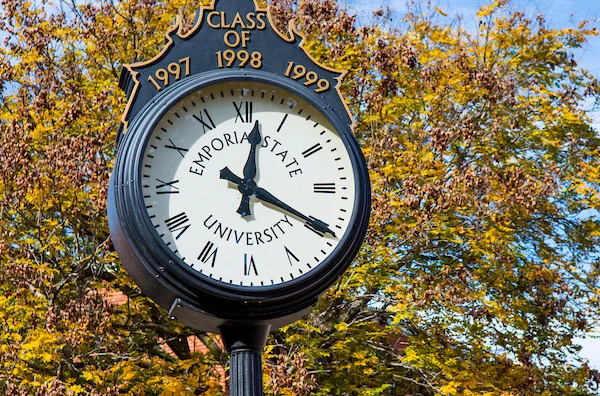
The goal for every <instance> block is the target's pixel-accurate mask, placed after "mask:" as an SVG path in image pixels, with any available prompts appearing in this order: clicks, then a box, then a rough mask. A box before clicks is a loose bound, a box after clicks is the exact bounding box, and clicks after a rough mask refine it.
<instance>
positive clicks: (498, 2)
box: [477, 0, 508, 18]
mask: <svg viewBox="0 0 600 396" xmlns="http://www.w3.org/2000/svg"><path fill="white" fill-rule="evenodd" d="M507 3H508V1H507V0H495V1H494V2H493V3H492V4H488V5H484V6H482V7H481V8H480V9H479V11H477V17H479V18H485V17H487V16H489V15H491V14H492V13H494V12H495V11H496V10H498V8H500V7H503V6H505V5H506V4H507Z"/></svg>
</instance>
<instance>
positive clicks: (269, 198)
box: [254, 187, 335, 237]
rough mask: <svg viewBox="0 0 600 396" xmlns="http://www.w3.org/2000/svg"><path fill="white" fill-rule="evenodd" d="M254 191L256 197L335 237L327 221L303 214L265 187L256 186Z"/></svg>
mask: <svg viewBox="0 0 600 396" xmlns="http://www.w3.org/2000/svg"><path fill="white" fill-rule="evenodd" d="M254 193H255V196H256V198H258V199H260V200H261V201H264V202H267V203H270V204H272V205H275V206H277V207H278V208H281V209H283V210H285V211H286V212H289V213H291V214H293V215H294V216H297V217H299V218H301V219H302V220H304V221H306V224H307V225H309V226H311V227H312V228H314V229H315V230H317V231H319V232H322V233H326V232H327V233H329V234H331V235H332V236H333V237H335V233H334V232H333V231H332V230H331V229H330V228H329V227H328V224H326V223H325V222H323V221H321V220H319V219H316V218H314V217H308V216H305V215H303V214H302V213H300V212H298V211H297V210H296V209H294V208H292V207H291V206H289V205H288V204H286V203H284V202H282V201H281V200H279V199H277V198H276V197H275V196H274V195H273V194H271V193H270V192H268V191H267V190H265V189H264V188H260V187H256V189H255V191H254Z"/></svg>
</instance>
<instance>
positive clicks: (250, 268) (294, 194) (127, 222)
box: [109, 70, 370, 331]
mask: <svg viewBox="0 0 600 396" xmlns="http://www.w3.org/2000/svg"><path fill="white" fill-rule="evenodd" d="M369 211H370V188H369V179H368V173H367V168H366V165H365V161H364V158H363V156H362V153H361V151H360V148H359V146H358V144H357V142H356V140H355V139H354V137H353V135H352V133H351V130H350V128H349V126H348V125H344V122H343V120H342V119H341V118H339V117H338V116H337V115H336V113H335V112H334V111H332V109H331V108H330V107H329V106H328V104H327V102H326V101H325V100H324V99H323V97H322V96H319V95H318V94H317V93H315V92H311V91H307V90H305V89H301V87H298V84H297V83H295V82H293V81H290V80H289V79H285V78H283V77H281V76H277V75H272V74H268V73H264V72H261V71H258V70H257V71H249V70H226V71H219V72H215V73H210V74H200V75H195V76H192V77H189V78H187V79H185V80H183V81H180V82H179V83H177V84H175V85H173V86H171V87H169V88H168V89H166V90H164V91H163V92H161V93H160V94H158V95H157V96H156V97H155V98H153V100H151V101H150V102H149V103H148V104H147V105H146V106H145V107H144V108H143V109H142V110H141V111H140V112H139V114H138V115H137V116H136V117H135V119H134V120H133V121H132V123H131V124H130V125H129V129H128V132H127V134H126V135H125V136H124V138H123V140H122V142H121V144H120V146H119V152H118V154H117V160H116V163H115V169H114V172H113V176H112V180H111V187H110V192H109V224H110V228H111V231H112V235H113V243H114V244H115V247H116V248H117V250H118V251H119V255H120V256H121V258H122V261H123V263H124V265H125V266H126V268H127V270H128V272H129V273H130V274H131V275H132V277H133V278H134V280H135V281H136V283H138V285H139V286H140V287H141V289H142V290H143V291H144V292H145V293H146V294H147V295H148V296H150V297H151V298H152V299H154V300H155V301H156V302H157V303H159V305H161V306H163V307H164V308H166V309H168V310H169V311H170V313H171V315H173V316H175V317H177V319H179V320H180V321H182V322H184V323H186V324H188V325H191V326H193V327H196V328H199V329H201V330H206V331H216V329H217V328H218V327H219V326H222V325H223V324H227V323H231V322H236V321H237V322H239V321H251V322H255V323H268V324H269V325H271V326H273V327H278V326H281V325H284V324H287V323H290V322H291V321H293V320H296V319H298V318H299V317H300V316H302V315H304V314H305V313H306V312H308V310H310V308H311V306H312V305H314V304H315V303H316V301H317V299H318V297H319V295H320V294H322V293H323V292H324V291H325V290H326V289H327V288H328V287H329V286H330V285H331V284H332V283H333V282H335V280H336V279H337V278H339V276H340V275H341V274H342V272H343V271H344V270H345V269H346V268H347V267H348V266H349V265H350V264H351V262H352V260H353V259H354V257H355V255H356V253H357V252H358V249H359V248H360V245H361V243H362V240H363V238H364V235H365V232H366V227H367V224H368V218H369Z"/></svg>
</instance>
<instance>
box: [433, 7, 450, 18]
mask: <svg viewBox="0 0 600 396" xmlns="http://www.w3.org/2000/svg"><path fill="white" fill-rule="evenodd" d="M435 10H436V11H437V12H438V13H439V14H440V15H442V16H445V17H446V16H448V14H447V13H445V12H444V11H442V9H441V8H440V7H438V6H435Z"/></svg>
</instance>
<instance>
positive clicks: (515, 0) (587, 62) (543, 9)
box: [346, 0, 600, 369]
mask: <svg viewBox="0 0 600 396" xmlns="http://www.w3.org/2000/svg"><path fill="white" fill-rule="evenodd" d="M423 2H424V0H423ZM491 2H492V0H489V1H482V0H431V3H432V6H438V7H440V8H441V9H442V10H443V11H444V12H446V13H448V14H449V16H453V15H461V16H462V17H463V21H464V26H465V27H467V28H468V27H469V26H473V27H474V26H476V24H475V14H476V12H477V10H478V9H479V7H480V6H481V5H484V4H489V3H491ZM406 3H407V1H406V0H362V1H361V0H346V4H347V5H348V8H350V9H351V10H352V12H353V13H356V14H357V16H358V18H359V23H360V22H361V19H362V20H363V22H367V21H368V20H369V19H370V18H371V15H372V12H373V11H374V10H377V9H380V8H382V6H389V7H390V8H391V9H392V10H394V11H398V12H399V13H402V11H404V10H406V8H407V7H406ZM511 7H513V8H515V9H519V10H522V11H525V12H527V13H528V14H530V15H537V14H542V15H544V17H545V19H546V24H547V26H548V27H549V28H556V29H560V28H567V27H577V25H578V24H579V22H580V21H581V20H584V19H585V20H594V19H595V20H596V21H597V20H599V19H600V0H512V2H511ZM592 26H595V27H598V29H599V30H600V23H598V22H595V23H594V24H593V25H592ZM575 59H576V60H577V61H578V62H579V65H580V66H582V67H583V68H585V69H587V70H589V71H590V72H592V74H594V75H595V76H596V77H597V78H600V37H591V38H590V39H589V42H588V43H586V45H584V46H583V47H582V48H580V49H579V50H578V51H577V52H576V53H575ZM583 106H584V107H585V108H588V109H589V108H591V103H585V104H583ZM591 115H592V117H593V118H594V121H595V122H594V126H595V127H596V130H598V131H599V133H600V111H599V112H596V113H592V114H591ZM597 334H598V336H600V329H599V330H598V333H597ZM592 337H593V335H590V337H588V338H585V339H578V340H577V341H576V342H577V343H578V344H580V345H581V346H582V347H583V349H582V351H581V356H582V357H584V358H586V359H589V361H590V365H591V366H592V367H594V368H596V369H600V339H595V338H592Z"/></svg>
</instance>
